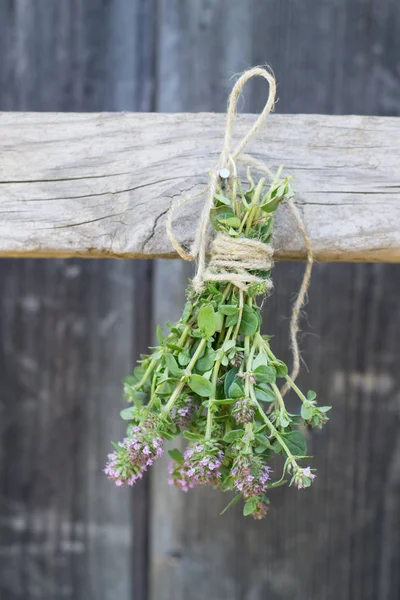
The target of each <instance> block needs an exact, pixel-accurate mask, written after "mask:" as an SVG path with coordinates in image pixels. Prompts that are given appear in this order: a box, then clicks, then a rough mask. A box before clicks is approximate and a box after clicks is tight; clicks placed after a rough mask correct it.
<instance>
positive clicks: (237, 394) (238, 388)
mask: <svg viewBox="0 0 400 600" xmlns="http://www.w3.org/2000/svg"><path fill="white" fill-rule="evenodd" d="M243 394H244V389H243V383H242V381H241V380H240V379H238V378H237V377H236V378H235V379H234V380H233V381H232V383H231V385H230V386H229V390H228V396H229V398H241V397H242V396H243Z"/></svg>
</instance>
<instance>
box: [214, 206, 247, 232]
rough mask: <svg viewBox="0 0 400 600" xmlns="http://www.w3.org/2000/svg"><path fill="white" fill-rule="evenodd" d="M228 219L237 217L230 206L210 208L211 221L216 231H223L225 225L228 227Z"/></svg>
mask: <svg viewBox="0 0 400 600" xmlns="http://www.w3.org/2000/svg"><path fill="white" fill-rule="evenodd" d="M228 219H237V216H236V215H235V213H234V212H233V210H232V209H231V208H230V207H229V206H219V207H218V208H212V209H211V210H210V223H211V226H212V227H213V228H214V229H215V230H216V231H221V230H222V229H224V227H225V228H226V222H227V220H228ZM239 225H240V221H239Z"/></svg>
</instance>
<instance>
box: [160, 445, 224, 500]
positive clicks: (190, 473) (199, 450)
mask: <svg viewBox="0 0 400 600" xmlns="http://www.w3.org/2000/svg"><path fill="white" fill-rule="evenodd" d="M183 457H184V460H183V462H180V463H178V462H176V463H171V464H170V465H169V468H168V470H169V473H170V474H171V479H172V482H173V483H174V484H175V485H176V486H177V487H179V488H180V489H181V490H182V491H184V492H187V491H188V490H189V489H190V488H193V487H195V486H196V485H216V484H217V482H218V479H219V478H220V477H221V472H220V470H219V469H220V467H221V465H222V460H223V457H224V456H223V453H222V451H221V450H218V448H212V447H211V448H205V446H204V445H203V444H197V443H196V445H195V446H188V447H187V448H186V450H185V452H184V454H183Z"/></svg>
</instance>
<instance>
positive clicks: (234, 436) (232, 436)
mask: <svg viewBox="0 0 400 600" xmlns="http://www.w3.org/2000/svg"><path fill="white" fill-rule="evenodd" d="M243 433H244V431H243V429H233V430H232V431H228V433H226V434H225V435H224V442H227V444H231V443H232V442H236V441H237V440H240V438H242V437H243Z"/></svg>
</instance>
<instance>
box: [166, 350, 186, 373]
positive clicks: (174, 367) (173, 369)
mask: <svg viewBox="0 0 400 600" xmlns="http://www.w3.org/2000/svg"><path fill="white" fill-rule="evenodd" d="M164 359H165V363H166V365H167V368H168V371H169V373H170V374H171V375H173V376H174V377H180V376H181V375H182V372H183V371H182V369H180V368H179V367H178V363H177V362H176V360H175V358H174V357H173V356H172V354H165V355H164Z"/></svg>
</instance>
